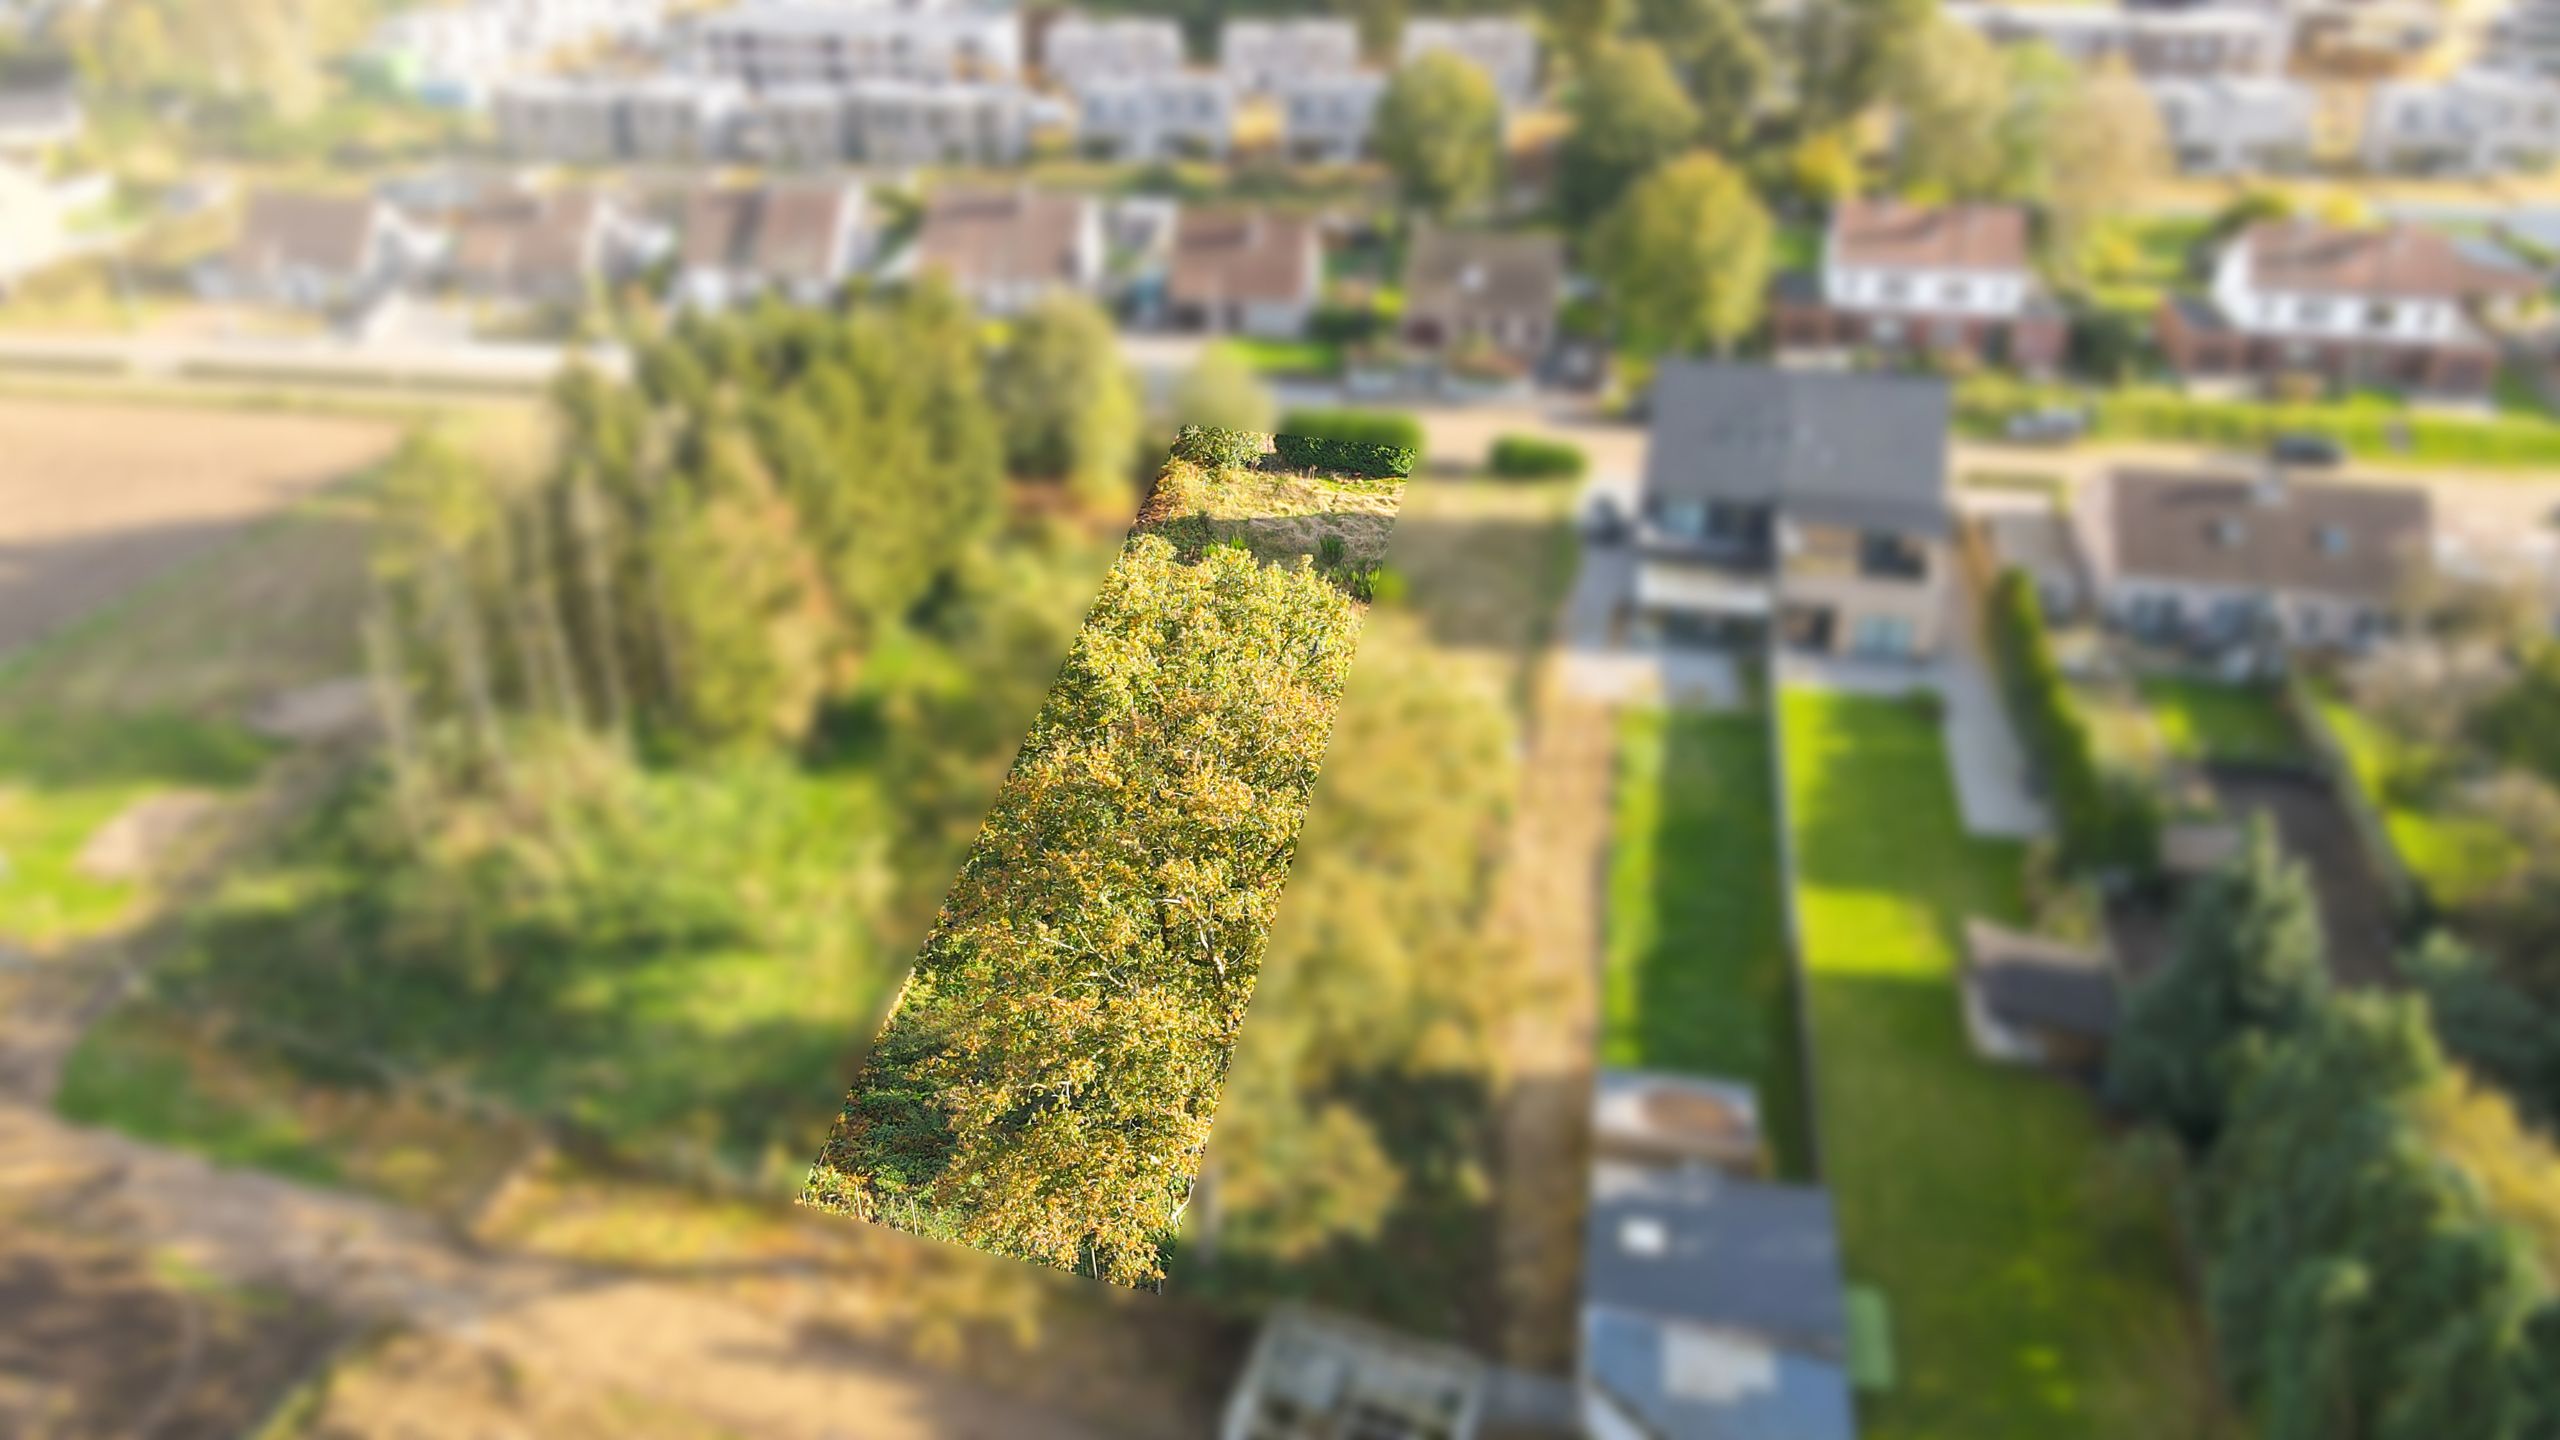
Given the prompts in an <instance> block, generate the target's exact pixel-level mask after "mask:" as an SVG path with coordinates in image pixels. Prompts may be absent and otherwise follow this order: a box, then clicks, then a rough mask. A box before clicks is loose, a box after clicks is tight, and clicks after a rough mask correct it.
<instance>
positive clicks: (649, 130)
mask: <svg viewBox="0 0 2560 1440" xmlns="http://www.w3.org/2000/svg"><path fill="white" fill-rule="evenodd" d="M619 99H620V106H621V117H622V131H621V137H622V149H623V154H625V155H626V156H628V157H629V158H631V159H634V160H644V161H650V162H655V163H661V164H664V163H669V162H676V163H685V162H699V161H705V160H718V159H722V158H725V157H726V156H728V155H729V154H731V153H732V150H733V147H734V145H735V143H736V139H737V126H738V124H739V121H740V120H741V118H742V116H743V112H744V109H745V105H746V99H747V97H746V94H745V92H744V91H742V90H740V89H739V88H738V87H737V86H735V85H728V84H720V83H706V82H705V81H703V80H702V79H700V78H698V77H696V76H691V75H650V76H643V77H640V78H638V79H634V80H627V81H623V82H621V84H620V93H619Z"/></svg>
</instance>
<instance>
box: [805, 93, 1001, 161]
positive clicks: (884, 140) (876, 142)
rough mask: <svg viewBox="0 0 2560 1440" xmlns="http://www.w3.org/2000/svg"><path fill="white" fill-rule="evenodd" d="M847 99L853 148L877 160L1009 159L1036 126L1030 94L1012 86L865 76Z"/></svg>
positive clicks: (859, 155) (848, 94)
mask: <svg viewBox="0 0 2560 1440" xmlns="http://www.w3.org/2000/svg"><path fill="white" fill-rule="evenodd" d="M844 103H845V124H846V128H847V130H848V132H849V133H850V135H851V137H852V145H853V153H854V155H855V156H856V157H857V158H859V159H861V160H864V161H867V162H869V163H871V164H874V165H960V164H971V165H1009V164H1012V163H1013V162H1014V161H1016V160H1019V159H1021V158H1022V151H1023V147H1024V146H1025V145H1026V144H1027V143H1028V141H1029V137H1030V132H1031V123H1032V117H1031V112H1030V104H1031V97H1030V96H1029V95H1028V94H1027V93H1025V92H1024V91H1023V90H1021V89H1020V88H1018V87H1016V86H1013V85H1007V84H964V83H944V84H922V83H919V82H916V81H910V80H866V81H862V82H860V83H858V84H855V85H852V86H850V87H848V88H847V89H846V91H845V101H844Z"/></svg>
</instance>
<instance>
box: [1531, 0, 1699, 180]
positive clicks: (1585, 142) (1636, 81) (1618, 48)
mask: <svg viewBox="0 0 2560 1440" xmlns="http://www.w3.org/2000/svg"><path fill="white" fill-rule="evenodd" d="M1568 104H1569V106H1570V108H1571V110H1572V115H1573V128H1572V130H1571V131H1570V132H1568V133H1567V135H1566V136H1565V140H1564V146H1563V151H1562V153H1561V154H1560V155H1559V156H1558V157H1557V171H1556V203H1557V204H1558V206H1559V207H1560V208H1561V209H1562V210H1563V212H1564V216H1565V218H1566V219H1567V220H1568V221H1570V222H1572V223H1574V224H1577V225H1580V224H1589V223H1591V222H1592V221H1595V220H1597V219H1598V218H1599V217H1600V216H1602V215H1604V214H1606V213H1607V212H1608V210H1609V208H1610V207H1611V206H1613V205H1615V204H1617V203H1618V197H1619V196H1620V195H1623V194H1625V193H1626V191H1627V187H1629V186H1631V185H1633V184H1634V183H1635V182H1636V181H1638V180H1640V179H1642V178H1643V177H1644V176H1645V175H1646V174H1648V173H1649V172H1651V171H1652V170H1653V168H1654V167H1655V166H1657V165H1660V164H1662V163H1663V162H1664V161H1666V160H1669V159H1670V158H1671V157H1673V156H1675V155H1678V154H1680V153H1681V152H1682V151H1684V150H1687V149H1688V148H1689V145H1690V143H1691V142H1692V141H1693V140H1695V139H1696V137H1697V134H1698V126H1699V119H1698V110H1697V107H1696V106H1695V105H1692V104H1691V103H1690V101H1689V97H1688V95H1687V94H1686V93H1685V92H1684V91H1682V89H1681V88H1680V80H1679V77H1678V76H1677V75H1675V74H1674V73H1673V72H1672V69H1671V62H1670V61H1669V60H1668V59H1666V58H1665V57H1664V56H1663V53H1662V48H1661V47H1660V46H1658V45H1654V44H1651V43H1648V42H1645V41H1641V40H1634V41H1613V42H1611V43H1609V44H1606V45H1604V46H1602V47H1601V48H1600V49H1599V50H1598V51H1596V52H1595V53H1594V54H1593V55H1592V57H1591V59H1590V60H1589V61H1588V62H1587V63H1586V64H1584V65H1583V66H1582V67H1581V70H1580V73H1579V75H1578V77H1577V78H1576V82H1575V85H1574V89H1573V94H1572V97H1571V99H1570V101H1569V102H1568Z"/></svg>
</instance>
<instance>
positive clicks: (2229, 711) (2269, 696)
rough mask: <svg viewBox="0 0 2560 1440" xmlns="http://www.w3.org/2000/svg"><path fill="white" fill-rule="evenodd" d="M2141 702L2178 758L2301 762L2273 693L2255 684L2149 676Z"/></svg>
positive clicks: (2297, 739) (2295, 737) (2298, 741)
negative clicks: (2148, 707) (2144, 704)
mask: <svg viewBox="0 0 2560 1440" xmlns="http://www.w3.org/2000/svg"><path fill="white" fill-rule="evenodd" d="M2142 698H2143V699H2144V700H2145V701H2147V702H2149V704H2150V706H2151V715H2152V719H2153V722H2154V723H2155V724H2157V725H2158V726H2159V730H2160V738H2161V740H2162V741H2163V743H2165V744H2166V745H2167V746H2168V747H2169V752H2170V753H2171V754H2173V755H2176V756H2177V757H2178V758H2179V759H2182V760H2193V761H2208V760H2239V761H2258V762H2268V763H2283V762H2287V761H2298V760H2301V759H2302V758H2304V756H2303V748H2302V737H2301V735H2299V734H2298V733H2296V732H2295V730H2294V728H2293V717H2291V716H2289V715H2287V714H2285V712H2284V707H2283V705H2282V703H2281V702H2280V700H2279V699H2278V697H2277V694H2276V692H2275V691H2273V690H2271V689H2268V688H2267V687H2265V686H2260V685H2224V684H2220V683H2217V682H2215V681H2211V680H2196V679H2189V678H2186V677H2183V676H2168V675H2151V676H2145V677H2144V678H2143V680H2142Z"/></svg>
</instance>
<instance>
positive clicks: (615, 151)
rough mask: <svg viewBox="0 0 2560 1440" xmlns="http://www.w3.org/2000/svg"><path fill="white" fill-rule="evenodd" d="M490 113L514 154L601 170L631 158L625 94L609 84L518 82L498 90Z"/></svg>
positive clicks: (536, 78) (566, 80) (556, 79)
mask: <svg viewBox="0 0 2560 1440" xmlns="http://www.w3.org/2000/svg"><path fill="white" fill-rule="evenodd" d="M490 112H491V118H492V119H493V120H494V121H495V122H496V126H497V131H498V143H499V144H500V145H502V146H504V147H505V148H506V150H507V153H509V154H511V155H518V156H522V157H524V158H526V159H529V160H551V161H558V162H561V163H564V164H570V165H601V164H604V163H606V162H607V161H611V160H618V159H621V158H622V157H623V156H624V155H625V154H626V153H627V146H626V145H625V143H624V135H623V126H622V90H621V87H620V86H619V85H617V84H615V83H613V82H610V81H596V80H585V79H569V78H562V77H555V76H547V75H546V76H525V77H519V78H517V79H513V80H508V81H505V82H503V83H502V84H500V85H498V86H497V87H496V88H495V90H494V92H493V93H492V95H491V97H490Z"/></svg>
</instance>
